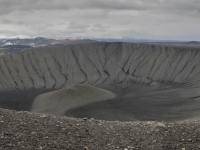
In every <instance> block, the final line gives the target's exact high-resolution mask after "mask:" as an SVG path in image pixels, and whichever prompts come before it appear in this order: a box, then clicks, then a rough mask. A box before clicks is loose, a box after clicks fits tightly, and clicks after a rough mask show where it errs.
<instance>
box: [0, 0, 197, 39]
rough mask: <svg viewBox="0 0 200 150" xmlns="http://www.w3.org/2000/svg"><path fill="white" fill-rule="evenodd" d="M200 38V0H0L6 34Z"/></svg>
mask: <svg viewBox="0 0 200 150" xmlns="http://www.w3.org/2000/svg"><path fill="white" fill-rule="evenodd" d="M37 36H43V37H101V38H108V37H110V38H122V37H131V38H136V39H158V40H159V39H160V40H198V41H200V0H0V38H13V37H20V38H25V37H28V38H34V37H37Z"/></svg>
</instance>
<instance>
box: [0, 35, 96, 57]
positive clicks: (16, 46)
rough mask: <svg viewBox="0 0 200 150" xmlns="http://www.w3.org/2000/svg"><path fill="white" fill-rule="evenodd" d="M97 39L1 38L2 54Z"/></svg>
mask: <svg viewBox="0 0 200 150" xmlns="http://www.w3.org/2000/svg"><path fill="white" fill-rule="evenodd" d="M96 42H97V41H95V40H91V39H79V38H68V39H47V38H44V37H37V38H34V39H20V38H13V39H0V56H1V55H6V54H10V53H14V52H19V51H23V50H27V49H34V48H37V47H46V46H49V47H52V46H62V45H74V44H86V43H96Z"/></svg>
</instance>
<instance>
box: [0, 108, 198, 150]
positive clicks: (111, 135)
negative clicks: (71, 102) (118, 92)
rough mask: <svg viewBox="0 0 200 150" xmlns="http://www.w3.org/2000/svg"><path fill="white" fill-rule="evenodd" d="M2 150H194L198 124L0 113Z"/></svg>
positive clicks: (195, 148) (196, 144)
mask: <svg viewBox="0 0 200 150" xmlns="http://www.w3.org/2000/svg"><path fill="white" fill-rule="evenodd" d="M0 126H1V130H0V131H1V132H0V133H1V140H0V149H3V150H8V149H12V150H19V149H20V150H27V149H30V150H35V149H45V150H46V149H52V150H57V149H63V150H66V149H67V150H68V149H77V150H79V149H80V150H82V149H84V148H85V147H88V149H89V150H102V149H105V150H115V149H122V150H126V149H128V150H134V149H140V150H173V149H178V150H181V149H182V148H185V149H186V150H187V149H188V150H197V149H199V145H200V141H199V138H200V133H199V128H200V121H199V120H198V121H190V122H178V123H165V122H118V121H115V122H107V121H97V120H93V119H74V118H66V117H55V116H48V115H46V116H45V115H42V114H32V113H28V112H15V111H9V110H4V109H0Z"/></svg>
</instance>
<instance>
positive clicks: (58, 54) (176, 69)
mask: <svg viewBox="0 0 200 150" xmlns="http://www.w3.org/2000/svg"><path fill="white" fill-rule="evenodd" d="M199 50H200V49H197V48H196V49H195V48H174V47H167V46H165V47H164V46H153V45H140V44H131V43H95V44H83V45H72V46H61V47H52V48H40V49H36V50H27V51H22V52H19V53H15V54H10V55H5V56H1V57H0V107H1V108H7V109H14V110H26V111H31V112H36V113H47V114H54V115H66V116H71V117H88V118H95V119H102V120H120V121H134V120H158V121H162V120H164V121H177V120H184V119H191V118H195V117H198V116H199V114H200V51H199Z"/></svg>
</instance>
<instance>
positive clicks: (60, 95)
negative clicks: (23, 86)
mask: <svg viewBox="0 0 200 150" xmlns="http://www.w3.org/2000/svg"><path fill="white" fill-rule="evenodd" d="M114 97H115V94H113V93H112V92H109V91H107V90H103V89H100V88H97V87H94V86H90V85H83V84H80V85H77V86H74V87H71V88H64V89H60V90H56V91H53V92H48V93H45V94H42V95H39V96H38V97H36V99H35V100H34V102H33V105H32V109H31V112H36V113H45V114H54V115H64V114H65V111H67V110H69V109H72V108H76V107H80V106H83V105H86V104H90V103H94V102H100V101H105V100H109V99H113V98H114Z"/></svg>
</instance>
